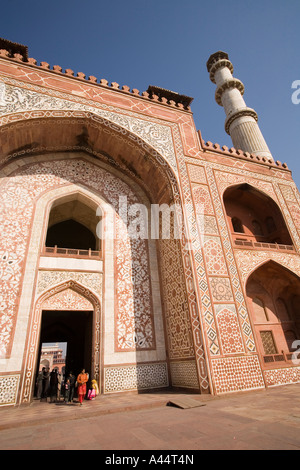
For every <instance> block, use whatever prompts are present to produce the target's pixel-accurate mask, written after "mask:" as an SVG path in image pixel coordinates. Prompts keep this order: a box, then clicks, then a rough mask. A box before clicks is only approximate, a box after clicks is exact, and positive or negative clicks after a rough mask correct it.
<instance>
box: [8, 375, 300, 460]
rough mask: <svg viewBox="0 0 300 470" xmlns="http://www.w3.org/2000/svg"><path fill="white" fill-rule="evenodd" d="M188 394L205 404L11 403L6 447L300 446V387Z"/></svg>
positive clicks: (147, 397) (139, 399)
mask: <svg viewBox="0 0 300 470" xmlns="http://www.w3.org/2000/svg"><path fill="white" fill-rule="evenodd" d="M188 397H191V398H193V399H194V400H197V401H198V402H199V405H203V406H199V407H195V408H189V409H181V408H176V407H173V406H167V403H168V402H169V401H170V400H174V399H182V398H183V394H179V393H171V392H170V391H166V392H156V393H147V394H146V393H145V394H126V395H124V394H123V395H114V396H102V397H98V398H97V399H96V400H95V401H92V402H88V401H85V403H84V405H83V406H82V407H81V406H80V405H79V404H77V403H76V404H70V405H64V404H50V403H40V402H34V403H33V404H32V405H31V406H28V407H15V408H12V407H3V408H0V449H1V450H81V449H82V450H93V449H97V450H106V451H116V450H120V451H121V450H127V451H129V450H135V451H138V450H165V451H171V450H172V451H178V450H182V451H187V450H190V451H195V450H204V449H206V450H209V449H210V450H222V449H224V450H255V449H256V450H258V449H263V450H299V449H300V432H299V429H300V384H296V385H288V386H283V387H276V388H271V389H268V390H260V391H253V392H249V393H241V394H233V395H227V396H221V397H210V396H204V395H188ZM108 454H109V453H108ZM173 454H174V452H173ZM109 455H111V454H109ZM115 455H117V452H116V453H115ZM132 466H134V465H132Z"/></svg>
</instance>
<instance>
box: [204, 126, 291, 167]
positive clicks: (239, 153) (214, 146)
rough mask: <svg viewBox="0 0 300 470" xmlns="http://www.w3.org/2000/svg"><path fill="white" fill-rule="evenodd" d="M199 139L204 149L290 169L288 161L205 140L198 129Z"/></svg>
mask: <svg viewBox="0 0 300 470" xmlns="http://www.w3.org/2000/svg"><path fill="white" fill-rule="evenodd" d="M198 135H199V139H200V142H201V147H202V150H203V151H204V152H205V151H208V152H209V151H210V152H213V153H214V154H216V153H218V154H221V155H224V156H229V157H236V158H239V159H242V160H246V161H248V162H254V163H260V164H263V165H266V166H268V168H278V169H281V170H288V171H290V170H289V168H288V165H287V164H286V163H282V162H280V161H279V160H276V161H274V160H273V159H272V158H267V157H265V156H260V155H255V154H254V153H249V152H245V151H244V150H241V149H236V148H234V147H231V148H229V147H227V145H223V146H220V144H218V143H213V142H210V141H205V140H203V138H202V136H201V132H200V131H198Z"/></svg>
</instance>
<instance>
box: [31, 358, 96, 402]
mask: <svg viewBox="0 0 300 470" xmlns="http://www.w3.org/2000/svg"><path fill="white" fill-rule="evenodd" d="M88 382H89V374H88V373H87V372H86V371H85V369H82V371H81V372H80V374H78V376H77V378H76V376H75V375H74V374H73V373H72V372H70V373H69V375H68V376H67V377H63V376H62V375H61V374H60V373H58V371H57V369H53V370H52V372H50V371H49V369H47V368H46V367H43V368H42V370H41V371H40V372H39V373H38V376H37V381H36V387H37V389H36V396H37V398H38V399H46V400H47V398H48V397H50V402H57V401H59V402H60V401H61V398H63V401H64V402H65V403H70V402H73V401H74V398H75V395H77V397H78V402H79V403H80V405H82V404H83V400H84V399H85V397H86V398H87V399H88V400H94V399H95V398H96V396H97V395H98V394H99V388H98V384H97V381H96V380H92V381H91V384H90V387H89V388H88V393H87V384H88ZM86 395H87V396H86Z"/></svg>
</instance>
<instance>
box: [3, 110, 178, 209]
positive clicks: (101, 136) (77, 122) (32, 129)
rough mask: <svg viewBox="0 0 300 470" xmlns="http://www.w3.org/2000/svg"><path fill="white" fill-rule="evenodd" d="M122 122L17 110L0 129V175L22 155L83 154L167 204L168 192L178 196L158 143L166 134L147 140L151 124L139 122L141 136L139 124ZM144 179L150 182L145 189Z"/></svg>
mask: <svg viewBox="0 0 300 470" xmlns="http://www.w3.org/2000/svg"><path fill="white" fill-rule="evenodd" d="M126 121H127V120H126V117H125V116H123V117H122V118H120V119H118V123H117V124H116V123H115V122H113V121H111V120H110V119H108V118H104V117H102V116H98V115H97V114H95V113H92V112H86V111H64V110H55V109H54V110H51V111H43V110H40V111H39V112H38V113H37V112H34V111H26V112H20V113H18V115H17V116H16V117H14V119H13V121H12V122H11V123H9V124H5V125H3V126H0V132H1V133H2V135H4V136H5V141H6V145H4V148H3V152H2V155H1V161H0V171H1V169H2V168H4V167H5V166H6V165H7V163H9V162H11V161H16V160H20V159H22V158H24V156H30V155H36V154H41V153H43V154H49V153H53V152H61V151H63V152H66V151H84V152H87V153H89V154H91V155H93V156H94V157H96V158H99V159H101V160H104V161H106V162H108V163H109V164H111V165H113V166H115V167H117V168H118V169H119V170H121V171H124V172H125V173H127V174H128V175H130V177H131V178H133V179H134V180H135V181H136V182H138V183H139V184H140V185H141V186H143V187H144V190H146V191H147V192H148V194H149V195H150V196H151V195H152V197H155V199H156V202H158V203H163V202H166V203H168V202H170V200H172V199H173V197H174V195H173V193H174V192H175V193H176V194H177V195H179V189H178V182H177V178H178V177H177V162H176V158H175V155H174V153H173V152H172V151H170V149H169V147H170V145H169V147H168V145H167V142H164V143H163V144H160V142H161V141H162V140H166V139H167V138H166V136H165V135H163V136H162V138H161V137H160V136H159V135H158V138H157V139H152V138H151V135H155V134H156V133H157V134H159V132H158V131H157V128H156V127H155V125H153V124H151V126H149V123H145V124H146V125H147V127H148V128H149V127H150V128H151V129H150V131H147V132H146V131H145V129H143V126H142V124H141V123H140V129H139V126H138V125H135V121H133V123H131V122H130V120H129V122H126ZM6 122H7V120H6ZM130 127H133V128H134V130H135V132H133V131H131V130H130ZM148 134H150V135H148ZM142 136H143V137H144V138H143V137H142ZM145 139H146V140H145ZM147 140H148V142H147ZM151 140H152V141H153V142H152V145H151V144H150V143H149V141H151ZM156 140H157V144H156ZM170 143H171V141H170V142H169V144H170ZM145 181H149V182H150V181H151V187H149V185H145ZM150 199H151V197H150Z"/></svg>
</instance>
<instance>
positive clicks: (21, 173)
mask: <svg viewBox="0 0 300 470" xmlns="http://www.w3.org/2000/svg"><path fill="white" fill-rule="evenodd" d="M207 68H208V72H209V74H210V79H211V80H212V81H213V82H214V83H215V84H216V100H217V102H218V103H219V104H220V105H221V106H223V107H224V110H225V113H226V122H225V127H226V130H227V132H228V133H229V134H230V135H231V137H232V140H233V145H234V147H233V148H231V149H228V148H227V147H220V146H219V145H218V144H212V143H211V142H204V141H203V139H202V137H201V133H200V131H198V132H196V130H195V125H194V121H193V115H192V112H191V108H190V106H191V103H192V98H189V97H187V96H184V95H180V94H178V93H175V92H171V91H169V90H165V89H162V88H159V87H157V86H149V88H148V89H147V91H145V92H142V93H140V92H139V90H137V89H133V90H130V88H129V87H128V86H122V87H121V86H120V85H119V84H118V83H116V82H113V83H111V84H109V83H108V82H107V81H106V80H104V79H100V80H98V79H97V78H96V77H93V76H90V77H88V78H87V79H86V77H85V75H84V74H83V73H77V75H75V74H74V72H73V71H72V70H70V69H66V70H65V71H63V69H62V68H61V67H60V66H57V65H55V66H51V67H50V65H49V64H48V63H47V62H41V63H40V64H37V62H36V60H35V59H32V58H29V57H28V53H27V48H26V47H25V46H22V45H19V44H14V43H11V42H9V41H6V40H1V41H0V126H1V137H0V139H1V146H0V148H1V154H0V159H1V161H0V171H1V176H2V178H1V182H0V198H1V199H0V200H1V205H0V212H1V218H0V220H1V224H2V225H1V235H2V237H1V242H0V287H1V290H0V305H1V311H2V312H3V313H2V317H1V329H0V348H1V350H0V354H1V361H0V404H1V405H15V404H23V403H30V402H31V400H33V399H34V397H35V396H36V393H37V377H38V373H39V371H40V370H41V368H42V367H43V363H44V361H47V358H45V354H44V352H45V351H46V350H47V348H45V347H43V345H47V344H52V345H53V344H54V345H57V348H58V349H59V350H60V349H61V347H62V346H61V345H64V348H65V357H64V358H63V359H61V361H62V363H63V364H64V371H63V373H65V374H66V376H67V374H69V373H70V372H71V371H72V373H73V374H75V375H76V376H77V374H78V373H79V372H80V370H82V369H83V368H84V369H85V370H86V371H87V372H88V373H89V380H92V379H95V380H96V381H97V383H98V385H99V390H100V393H101V394H109V393H115V392H127V391H139V390H150V389H159V388H163V387H170V386H171V387H180V388H183V389H187V390H189V391H191V390H194V391H197V392H199V393H211V394H222V393H229V392H239V391H247V390H253V389H261V388H264V387H271V386H276V385H280V384H289V383H295V382H299V381H300V371H299V364H298V361H297V356H295V355H293V351H294V349H295V341H296V340H297V338H300V335H299V327H300V325H299V311H298V310H299V309H298V305H299V300H300V279H299V275H300V257H299V249H300V239H299V229H300V218H299V214H300V207H299V200H300V199H299V193H298V190H297V188H296V186H295V183H294V182H293V180H292V177H291V172H290V170H289V169H288V168H287V166H286V165H285V164H281V163H280V162H278V161H277V162H275V161H274V160H273V158H272V155H271V153H270V151H269V149H268V147H267V144H266V142H265V141H264V138H263V136H262V134H261V132H260V129H259V127H258V124H257V115H256V112H255V111H254V110H253V109H251V108H248V107H247V106H246V104H245V102H244V100H243V98H242V94H243V90H244V86H243V84H242V83H241V82H240V80H238V79H236V78H234V77H233V76H232V73H233V67H232V64H231V62H230V61H229V59H228V55H227V54H226V53H224V52H221V51H219V52H217V53H215V54H213V55H212V56H211V57H210V58H209V60H208V62H207ZM120 197H123V198H126V201H127V203H128V208H129V209H128V214H127V216H128V217H127V219H126V220H127V222H125V221H124V220H125V219H124V217H123V215H124V214H122V213H121V212H122V211H121V210H120V206H119V198H120ZM153 205H156V207H158V208H162V207H166V206H168V207H171V206H172V207H176V210H175V211H174V212H173V213H172V214H171V215H170V217H171V219H170V220H171V228H173V226H175V225H176V223H177V222H178V221H179V219H181V222H182V223H181V225H180V224H179V226H180V230H181V231H180V236H179V237H175V236H174V233H173V231H172V230H170V237H161V236H158V237H157V238H155V239H154V238H153V237H147V236H143V237H142V236H141V237H136V238H133V237H131V235H130V231H129V224H133V223H136V224H137V220H136V217H137V214H138V208H139V209H141V208H142V207H143V208H146V209H147V211H146V212H147V213H148V214H150V213H151V207H152V206H153ZM133 208H134V210H133ZM163 222H164V220H161V222H160V223H161V224H163ZM160 230H162V225H161V226H159V227H158V232H157V233H158V234H160V233H161V232H160ZM99 232H100V233H99ZM42 351H44V352H43V354H42ZM295 357H296V359H295ZM61 370H62V369H61ZM44 399H47V396H45V397H44Z"/></svg>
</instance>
